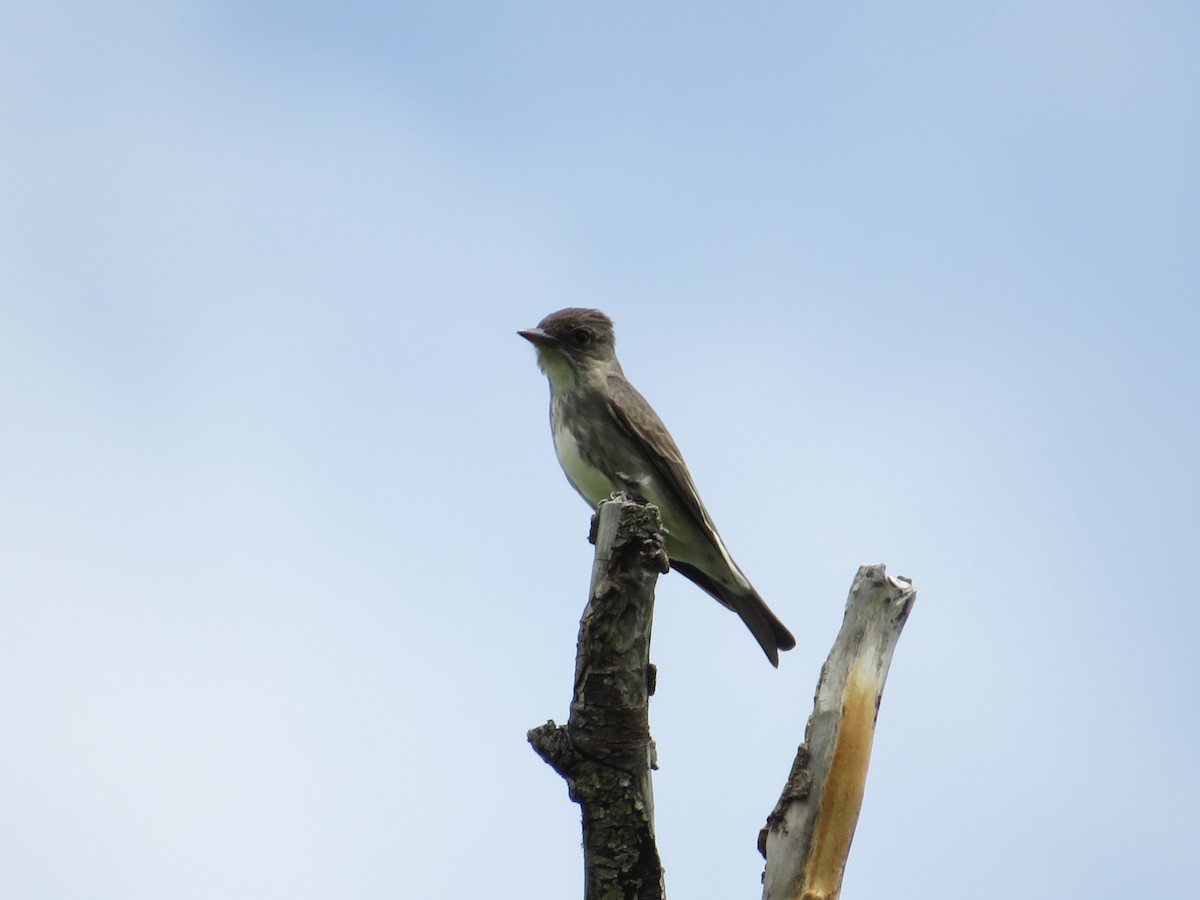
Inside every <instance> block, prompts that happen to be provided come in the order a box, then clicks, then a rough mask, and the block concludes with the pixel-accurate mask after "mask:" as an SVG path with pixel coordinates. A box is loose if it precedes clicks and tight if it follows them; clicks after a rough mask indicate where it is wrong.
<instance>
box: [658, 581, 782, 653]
mask: <svg viewBox="0 0 1200 900" xmlns="http://www.w3.org/2000/svg"><path fill="white" fill-rule="evenodd" d="M671 568H672V569H674V570H675V571H676V572H678V573H679V574H680V575H682V576H683V577H684V578H687V579H688V580H689V581H692V582H694V583H695V584H697V585H698V586H700V587H701V588H703V589H704V590H705V591H707V592H708V593H709V594H711V595H712V596H713V597H714V598H715V599H716V600H717V601H718V602H719V603H720V604H721V605H722V606H725V607H727V608H728V609H731V610H733V611H734V612H735V613H737V614H738V616H740V617H741V620H742V621H743V622H745V623H746V627H747V628H749V629H750V633H751V634H752V635H754V639H755V640H756V641H758V644H759V646H760V647H762V649H763V653H765V654H767V659H769V660H770V661H771V665H773V666H775V667H776V668H779V651H780V650H791V649H792V648H793V647H795V646H796V639H795V638H794V637H792V633H791V632H790V631H788V630H787V626H786V625H784V624H783V623H782V622H780V621H779V617H778V616H776V615H775V613H773V612H771V609H770V607H768V606H767V604H766V603H765V602H764V601H763V598H762V597H760V596H758V592H757V591H755V590H754V588H750V589H749V591H738V592H735V591H732V590H730V589H729V588H728V587H726V586H725V585H723V584H721V583H720V582H719V581H716V580H714V579H713V578H712V577H710V576H709V575H708V574H706V573H704V572H702V571H700V569H697V568H696V567H695V566H693V565H689V564H688V563H685V562H680V561H678V560H674V559H673V560H671Z"/></svg>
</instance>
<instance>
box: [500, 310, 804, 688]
mask: <svg viewBox="0 0 1200 900" xmlns="http://www.w3.org/2000/svg"><path fill="white" fill-rule="evenodd" d="M517 334H519V335H520V336H521V337H523V338H525V339H526V340H527V341H529V342H530V343H531V344H533V346H534V347H535V348H536V349H537V361H538V366H539V368H540V369H541V370H542V372H543V373H544V374H545V375H546V377H547V379H548V380H549V382H550V429H551V432H552V433H553V436H554V451H555V454H556V455H557V457H558V462H559V465H561V466H562V470H563V472H564V473H565V474H566V476H567V480H568V481H569V482H570V483H571V486H572V487H574V488H575V490H576V491H577V492H578V493H579V494H580V496H582V497H583V499H584V500H586V501H587V502H588V503H589V504H590V505H591V506H592V507H593V508H594V507H596V506H598V505H599V503H600V501H602V500H606V499H608V498H609V497H610V496H611V495H612V494H613V493H615V492H617V491H621V492H624V493H625V494H626V495H627V496H630V497H633V498H635V499H637V500H640V501H643V502H648V503H653V504H654V505H655V506H657V507H658V509H659V513H660V515H661V516H662V521H663V528H664V530H665V532H666V551H667V556H668V558H669V560H670V563H671V568H672V569H674V570H675V571H676V572H679V573H680V574H681V575H683V576H684V577H685V578H687V579H689V580H690V581H692V582H694V583H695V584H696V585H698V586H699V587H700V588H701V589H703V590H704V591H706V592H707V593H708V594H710V595H711V596H712V597H714V598H715V599H716V600H717V601H718V602H719V603H721V604H722V605H723V606H725V607H726V608H728V609H730V610H732V611H733V612H735V613H737V614H738V616H740V617H741V620H742V621H743V622H744V623H745V624H746V627H747V628H749V629H750V633H751V634H753V635H754V637H755V639H756V640H757V641H758V643H759V646H761V647H762V649H763V652H764V653H765V654H766V655H767V659H769V660H770V661H771V664H772V665H773V666H776V667H778V666H779V651H780V650H790V649H792V648H793V647H795V646H796V639H795V638H794V637H793V636H792V633H791V632H790V631H788V629H787V628H786V627H785V626H784V624H783V623H782V622H780V621H779V618H778V617H777V616H776V615H775V614H774V613H773V612H771V610H770V608H769V607H768V606H767V604H766V603H765V602H764V601H763V599H762V597H760V596H759V594H758V592H757V591H756V590H755V589H754V587H753V586H752V585H751V584H750V581H749V579H748V578H747V577H746V575H745V574H744V573H743V572H742V570H741V569H740V568H739V567H738V565H737V563H735V562H734V561H733V557H732V556H730V554H729V550H728V549H727V548H726V546H725V542H724V541H723V540H722V539H721V536H720V534H719V533H718V532H717V527H716V525H715V524H714V523H713V520H712V516H710V515H709V514H708V510H707V509H705V507H704V503H703V501H701V499H700V494H699V492H698V491H697V490H696V485H695V483H694V482H693V481H692V476H691V474H690V473H689V472H688V468H687V465H686V464H685V463H684V461H683V455H682V454H681V453H680V452H679V448H678V447H677V446H676V444H675V441H674V439H673V438H672V437H671V434H670V432H669V431H667V428H666V426H665V425H664V424H663V422H662V419H660V418H659V417H658V414H657V413H656V412H655V411H654V409H653V407H651V406H650V404H649V403H648V402H647V401H646V399H645V398H644V397H643V396H642V395H641V394H640V393H638V391H637V389H636V388H634V386H633V385H632V384H630V383H629V381H628V380H627V379H626V378H625V373H624V372H623V371H622V369H621V364H620V362H618V361H617V352H616V337H615V333H614V330H613V322H612V319H610V318H609V317H608V316H607V315H605V314H604V313H602V312H601V311H600V310H597V309H579V308H574V307H571V308H568V309H560V310H558V311H557V312H553V313H551V314H550V315H548V316H546V317H545V318H544V319H542V320H541V321H540V322H539V323H538V325H537V327H536V328H527V329H522V330H520V331H518V332H517Z"/></svg>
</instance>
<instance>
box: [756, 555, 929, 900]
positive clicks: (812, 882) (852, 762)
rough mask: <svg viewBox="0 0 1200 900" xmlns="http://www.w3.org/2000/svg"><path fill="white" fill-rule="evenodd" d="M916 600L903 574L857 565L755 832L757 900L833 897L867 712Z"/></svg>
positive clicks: (863, 761) (865, 747)
mask: <svg viewBox="0 0 1200 900" xmlns="http://www.w3.org/2000/svg"><path fill="white" fill-rule="evenodd" d="M915 600H916V591H915V590H914V589H913V586H912V583H911V582H910V581H909V580H908V579H906V578H891V577H888V575H887V571H886V569H885V568H884V566H882V565H878V566H861V567H860V568H859V570H858V574H857V575H856V576H855V578H854V584H853V586H852V587H851V588H850V596H849V599H848V600H847V601H846V614H845V618H844V620H843V622H842V629H841V631H840V632H839V633H838V636H837V640H836V641H834V644H833V649H832V650H830V652H829V658H828V659H827V660H826V661H825V665H824V666H823V667H822V668H821V678H820V681H819V682H818V684H817V694H816V698H815V699H814V701H813V711H812V715H811V716H810V717H809V720H808V726H807V728H806V729H805V733H804V743H803V744H801V745H800V749H799V751H798V752H797V754H796V759H795V761H794V762H793V763H792V771H791V774H790V775H789V776H788V780H787V784H786V785H785V787H784V789H783V795H782V796H781V797H780V798H779V802H778V803H777V804H776V806H775V809H774V811H772V813H771V815H770V816H769V817H768V819H767V824H766V826H765V827H764V828H763V829H762V832H761V833H760V834H759V839H758V846H759V850H760V851H761V852H762V853H763V855H764V856H765V857H766V860H767V863H766V871H765V872H764V874H763V898H764V900H837V897H838V896H839V894H840V892H841V888H842V873H843V872H844V871H845V867H846V858H847V856H848V854H849V853H850V842H851V840H852V839H853V837H854V828H855V826H856V825H857V824H858V813H859V810H860V808H861V807H862V799H863V791H864V789H865V787H866V779H867V765H868V763H869V762H870V759H871V744H872V741H873V740H874V737H875V717H876V715H877V713H878V711H879V701H880V698H881V697H882V696H883V686H884V682H885V681H886V680H887V673H888V667H889V666H890V665H891V661H892V653H893V651H894V650H895V648H896V642H897V640H899V637H900V631H901V630H902V629H903V628H904V622H905V620H906V619H907V618H908V614H909V611H910V610H911V609H912V606H913V603H914V601H915Z"/></svg>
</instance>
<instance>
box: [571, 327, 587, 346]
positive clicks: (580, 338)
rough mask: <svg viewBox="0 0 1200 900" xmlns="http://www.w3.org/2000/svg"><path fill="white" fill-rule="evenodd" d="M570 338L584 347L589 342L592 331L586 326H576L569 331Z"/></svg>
mask: <svg viewBox="0 0 1200 900" xmlns="http://www.w3.org/2000/svg"><path fill="white" fill-rule="evenodd" d="M571 340H573V341H574V342H575V343H576V344H577V345H578V346H580V347H584V346H586V345H587V344H588V343H590V342H591V340H592V333H591V332H590V331H588V330H587V329H586V328H576V329H575V330H574V331H572V332H571Z"/></svg>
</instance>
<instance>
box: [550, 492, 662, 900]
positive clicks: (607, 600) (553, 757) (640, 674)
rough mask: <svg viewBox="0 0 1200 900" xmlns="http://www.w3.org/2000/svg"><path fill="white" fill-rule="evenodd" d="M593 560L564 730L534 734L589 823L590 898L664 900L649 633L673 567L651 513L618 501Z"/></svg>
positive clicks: (605, 515)
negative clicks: (664, 577) (662, 580)
mask: <svg viewBox="0 0 1200 900" xmlns="http://www.w3.org/2000/svg"><path fill="white" fill-rule="evenodd" d="M593 537H594V541H593V542H594V543H595V545H596V558H595V562H594V563H593V565H592V585H591V594H590V599H589V600H588V604H587V609H586V610H585V611H584V614H583V620H582V621H581V622H580V626H579V645H578V650H577V655H576V660H575V694H574V698H573V699H572V701H571V712H570V717H569V719H568V720H567V724H566V726H563V727H560V726H558V725H555V724H554V722H553V721H550V722H547V723H546V724H545V725H541V726H539V727H537V728H534V729H532V730H531V731H530V732H529V742H530V743H531V744H532V745H533V748H534V750H536V751H537V753H538V755H540V756H541V757H542V759H544V760H545V761H546V762H547V763H548V764H549V765H550V766H551V767H552V768H553V769H554V770H555V771H556V772H558V774H560V775H561V776H562V777H563V778H564V779H565V780H566V782H567V788H568V790H569V792H570V796H571V799H572V800H574V801H575V802H577V803H578V804H579V806H580V809H581V811H582V817H583V850H584V870H585V874H584V879H585V894H584V896H585V898H586V900H615V898H638V900H661V898H662V897H663V871H662V865H661V863H660V862H659V858H658V849H657V847H656V845H655V842H654V795H653V792H652V790H651V784H650V770H651V768H652V767H653V765H654V744H653V742H652V741H651V738H650V695H651V694H652V693H653V692H654V670H653V668H652V667H651V665H650V628H651V620H652V616H653V612H654V585H655V582H656V581H657V580H658V576H659V574H661V573H663V572H666V571H667V568H668V563H667V555H666V551H665V550H664V549H663V537H662V521H661V519H660V518H659V515H658V510H657V509H656V508H655V507H654V506H646V505H642V504H639V503H634V502H631V501H628V500H626V499H625V498H624V497H623V496H620V495H615V496H614V499H613V500H611V501H605V502H604V503H601V504H600V509H599V511H598V512H597V513H596V519H595V521H594V522H593Z"/></svg>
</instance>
